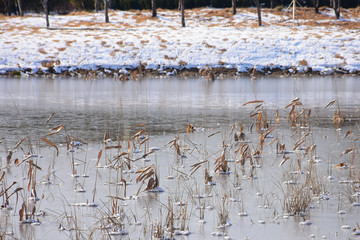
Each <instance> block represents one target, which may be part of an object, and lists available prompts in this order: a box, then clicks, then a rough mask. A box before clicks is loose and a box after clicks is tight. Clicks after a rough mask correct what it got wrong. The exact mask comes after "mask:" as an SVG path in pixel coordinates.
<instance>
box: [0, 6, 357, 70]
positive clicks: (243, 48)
mask: <svg viewBox="0 0 360 240" xmlns="http://www.w3.org/2000/svg"><path fill="white" fill-rule="evenodd" d="M312 11H313V10H312V9H311V10H310V9H305V10H301V11H300V10H299V20H296V21H295V22H293V20H292V19H290V17H291V14H290V13H286V12H284V11H279V10H269V9H266V10H263V12H262V17H263V23H264V26H262V27H258V26H257V15H256V12H255V10H254V9H238V13H237V14H236V15H235V16H232V15H231V14H230V10H228V9H225V10H224V9H195V10H187V11H186V25H187V27H186V28H182V27H181V24H180V13H179V12H177V11H169V10H159V11H158V17H157V18H155V19H154V18H151V13H150V12H147V11H142V12H140V11H130V12H124V11H114V12H111V13H110V21H111V23H109V24H105V23H103V20H104V16H103V14H102V13H83V12H81V13H74V14H71V15H52V16H50V26H51V28H49V29H47V28H45V27H44V26H45V19H44V17H43V16H42V15H37V14H27V15H26V17H24V18H21V17H4V16H0V46H1V51H0V74H10V73H12V74H13V73H14V72H15V73H19V74H22V73H25V74H33V73H49V72H50V73H71V72H73V71H77V72H79V69H80V70H81V71H84V70H99V69H102V72H105V73H106V72H108V73H111V74H113V73H119V74H121V73H126V70H125V69H135V68H137V67H142V68H143V69H145V70H148V71H157V72H159V73H163V72H164V70H165V69H171V71H173V70H174V69H176V70H181V69H192V70H193V69H201V68H203V67H204V66H207V65H208V66H210V67H211V68H218V69H236V71H237V72H239V73H242V72H252V71H259V72H264V73H268V72H272V71H284V72H289V73H306V72H314V71H315V72H319V73H322V74H331V73H335V72H339V73H356V74H359V73H360V14H359V13H358V11H359V10H358V9H350V10H349V9H347V10H346V9H344V10H343V11H342V14H343V15H342V16H343V18H342V19H340V20H336V19H335V17H334V13H333V12H332V11H331V10H330V9H322V11H321V14H317V15H315V14H314V13H313V12H312ZM103 69H105V70H103ZM173 73H174V74H175V73H176V71H173Z"/></svg>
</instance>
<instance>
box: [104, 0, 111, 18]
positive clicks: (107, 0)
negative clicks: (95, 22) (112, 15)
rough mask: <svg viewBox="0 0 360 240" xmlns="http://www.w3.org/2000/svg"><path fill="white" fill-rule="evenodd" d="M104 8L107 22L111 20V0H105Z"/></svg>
mask: <svg viewBox="0 0 360 240" xmlns="http://www.w3.org/2000/svg"><path fill="white" fill-rule="evenodd" d="M104 8H105V22H106V23H108V22H110V21H109V0H104Z"/></svg>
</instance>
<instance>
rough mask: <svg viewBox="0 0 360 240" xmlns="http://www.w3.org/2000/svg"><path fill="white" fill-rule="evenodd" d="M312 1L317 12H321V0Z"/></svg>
mask: <svg viewBox="0 0 360 240" xmlns="http://www.w3.org/2000/svg"><path fill="white" fill-rule="evenodd" d="M312 2H313V5H314V9H315V13H319V0H312Z"/></svg>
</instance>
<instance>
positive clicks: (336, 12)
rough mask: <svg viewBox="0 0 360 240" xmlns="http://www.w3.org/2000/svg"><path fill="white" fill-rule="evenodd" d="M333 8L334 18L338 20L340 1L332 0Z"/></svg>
mask: <svg viewBox="0 0 360 240" xmlns="http://www.w3.org/2000/svg"><path fill="white" fill-rule="evenodd" d="M333 7H334V11H335V16H336V18H337V19H340V0H334V2H333Z"/></svg>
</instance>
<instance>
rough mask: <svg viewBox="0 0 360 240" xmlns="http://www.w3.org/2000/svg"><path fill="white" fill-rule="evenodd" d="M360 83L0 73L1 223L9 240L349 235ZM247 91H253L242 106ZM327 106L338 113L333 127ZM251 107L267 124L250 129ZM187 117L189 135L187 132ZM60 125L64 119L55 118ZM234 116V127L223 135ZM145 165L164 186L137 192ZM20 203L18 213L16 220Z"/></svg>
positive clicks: (354, 213) (354, 209) (356, 210)
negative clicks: (238, 135)
mask: <svg viewBox="0 0 360 240" xmlns="http://www.w3.org/2000/svg"><path fill="white" fill-rule="evenodd" d="M359 80H360V79H359V78H356V77H313V78H288V77H280V78H271V77H263V78H256V79H250V78H237V79H218V80H216V81H214V82H209V81H207V80H206V79H202V78H199V79H178V78H165V79H160V78H155V79H142V80H138V81H127V82H121V81H119V80H114V79H107V78H104V79H95V80H83V79H78V78H66V79H61V78H55V79H48V78H29V79H16V78H2V79H0V86H1V87H0V106H1V108H0V139H1V140H0V141H1V144H0V158H1V167H2V168H1V169H2V171H1V172H0V179H1V176H2V174H3V173H4V177H3V178H2V180H1V188H0V189H1V191H4V190H6V189H8V190H7V191H6V194H3V192H2V193H1V196H0V197H1V199H0V203H1V205H3V209H2V210H1V212H0V233H1V234H2V235H6V238H8V239H12V238H19V239H45V238H48V237H51V239H90V238H93V239H150V238H151V237H153V238H156V237H164V238H165V237H170V238H171V237H172V236H171V232H173V233H174V237H175V239H224V238H225V239H229V238H230V239H265V238H266V239H290V238H291V239H311V238H313V239H325V238H327V239H348V238H350V239H357V238H359V237H358V236H356V235H354V233H355V232H353V229H355V228H356V229H357V230H359V231H360V229H358V226H357V223H358V222H360V220H359V218H358V216H359V214H360V207H359V206H357V205H360V204H359V202H360V199H359V196H360V191H359V189H360V186H359V179H360V172H359V167H360V164H359V152H358V149H359V143H358V142H359V141H358V140H357V139H358V137H359V127H358V124H359V116H360V112H359V111H360V109H359V106H360V105H359V103H360V95H359V93H360V84H358V82H359ZM296 98H299V100H298V101H295V102H296V103H300V102H301V103H302V105H300V104H297V105H296V104H293V105H294V106H295V107H294V114H292V115H291V116H290V115H289V113H290V111H291V109H292V106H289V107H288V108H285V107H286V106H287V105H289V104H290V103H291V101H292V100H294V99H296ZM254 100H261V101H263V102H255V103H248V104H246V105H245V106H244V104H245V103H247V102H249V101H254ZM333 100H336V101H335V102H334V103H333V104H332V105H331V104H330V105H329V106H328V107H326V106H327V105H328V104H329V103H330V102H331V101H333ZM325 107H326V108H325ZM310 109H311V112H310V113H309V110H310ZM338 110H340V111H339V112H340V115H341V118H342V117H344V118H345V120H344V123H343V124H340V125H341V126H334V123H333V116H334V114H335V113H336V111H338ZM276 111H278V113H279V121H278V122H277V119H276ZM53 113H54V114H53ZM259 113H261V114H262V116H266V122H267V126H263V127H261V128H260V129H257V125H256V120H255V118H256V117H257V116H259ZM50 116H52V117H51V118H50ZM307 116H309V117H307ZM293 118H296V119H297V121H296V123H295V124H294V126H293V127H291V119H293ZM188 123H191V124H192V125H193V126H194V132H191V133H186V128H187V125H188ZM58 126H64V127H60V128H57V129H53V128H55V127H58ZM241 126H243V133H244V134H245V138H244V139H242V140H240V141H235V140H234V132H237V131H240V127H241ZM49 129H53V130H49ZM59 129H60V130H59ZM56 130H59V131H58V132H56ZM139 131H142V132H141V133H140V134H138V135H135V134H136V133H137V132H139ZM105 132H107V133H108V135H107V136H106V139H105V140H106V141H105V142H104V134H105ZM49 133H50V134H49ZM51 133H53V134H51ZM262 135H263V136H265V135H266V137H265V138H264V140H263V142H262V144H261V136H262ZM25 137H27V138H26V139H25V140H24V141H22V142H20V144H17V143H19V141H20V140H22V139H24V138H25ZM147 137H148V139H147ZM44 138H45V140H44ZM109 139H110V140H109ZM174 139H175V140H176V144H174V141H173V140H174ZM49 141H50V143H49ZM300 141H302V142H300ZM299 142H300V144H299V145H298V146H297V143H299ZM277 143H279V144H285V146H286V152H285V153H286V154H279V153H278V151H277V148H276V145H277ZM52 144H53V145H52ZM120 145H121V147H120ZM174 145H176V146H178V148H179V151H177V150H176V146H174ZM261 145H262V151H261V154H260V155H258V154H255V152H256V150H259V149H261ZM224 146H226V148H225V149H224ZM246 146H247V147H248V149H249V151H248V155H246V153H245V152H244V155H245V156H246V157H245V163H244V164H243V165H242V164H241V161H240V160H241V156H240V155H241V152H242V151H243V150H244V149H245V148H246ZM295 146H297V147H296V149H295V150H294V148H295ZM9 150H12V152H13V154H12V155H11V157H10V158H8V156H9ZM150 151H152V153H150V154H148V155H146V156H144V154H146V153H149V152H150ZM221 156H224V159H225V160H224V161H225V162H226V163H227V165H228V167H229V169H228V171H227V172H223V173H219V172H217V171H215V170H216V169H214V168H215V165H216V164H215V162H216V160H217V159H219V157H221ZM16 159H17V160H16ZM7 160H9V161H7ZM204 160H208V161H207V162H204V163H202V164H200V165H199V167H198V169H195V168H196V167H197V166H194V167H192V166H193V164H196V163H199V162H201V161H204ZM284 160H285V162H284V163H283V164H282V165H281V166H279V165H280V163H281V162H282V161H284ZM340 163H344V165H346V166H344V167H337V166H336V165H338V164H340ZM151 166H154V170H153V172H154V173H156V175H157V179H158V182H159V187H160V188H161V189H162V190H164V191H163V192H148V191H144V189H145V188H146V186H147V184H148V181H149V179H150V178H153V177H154V175H151V176H150V175H149V176H150V177H149V178H147V177H146V176H145V177H144V179H145V182H144V183H143V184H141V180H140V181H139V182H138V183H137V178H138V177H139V176H140V174H141V173H140V172H138V173H136V172H137V171H139V170H142V169H143V170H144V169H146V168H147V167H151ZM205 169H207V171H208V172H209V175H211V176H212V183H211V184H209V183H207V184H205V181H204V175H205ZM194 170H195V171H194ZM122 179H123V181H121V180H122ZM13 182H16V183H15V184H14V185H13V186H11V184H12V183H13ZM125 182H126V190H125V187H124V184H125ZM10 186H11V187H10ZM16 189H17V190H16ZM34 189H35V191H36V196H35V194H34ZM156 189H158V188H156ZM1 191H0V192H1ZM32 192H33V194H31V193H32ZM299 194H303V197H298V198H297V197H296V196H297V195H299ZM306 197H310V200H309V201H308V202H306V204H305V206H304V207H303V209H304V211H300V212H296V213H295V214H293V213H292V212H291V210H290V208H289V205H291V204H293V205H294V202H295V201H299V202H301V203H302V202H305V201H302V200H301V199H304V198H306ZM299 199H300V200H299ZM291 200H292V201H291ZM23 203H24V204H23ZM22 206H26V207H27V209H26V210H24V211H23V212H25V213H26V212H28V214H27V215H28V217H27V218H28V220H27V222H28V223H26V221H24V219H26V217H23V219H22V221H19V220H20V215H21V214H20V212H21V211H20V210H21V209H24V208H22ZM34 206H35V209H34ZM33 209H34V210H33ZM19 211H20V212H19ZM244 212H246V213H247V214H245V215H246V216H241V215H239V213H244ZM25 213H22V215H24V216H25V215H26V214H25ZM224 215H227V217H225V218H226V219H225V220H227V221H226V222H227V224H225V226H222V224H221V221H220V220H221V216H224ZM243 215H244V214H243ZM167 216H171V218H172V219H173V227H174V228H173V230H172V231H171V229H170V228H171V227H170V226H171V221H168V219H167ZM200 219H203V220H204V221H206V223H201V222H199V220H200ZM346 226H349V229H346V228H345V227H346ZM119 229H120V230H119ZM155 229H157V230H155ZM159 229H161V230H162V231H163V232H162V231H161V230H159ZM121 233H127V234H126V235H125V234H124V235H121ZM188 233H190V234H189V235H181V234H188ZM176 234H179V235H176Z"/></svg>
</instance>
